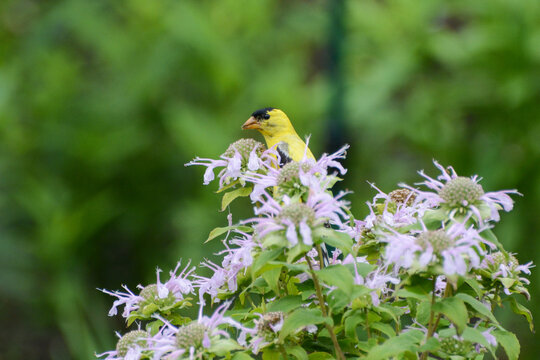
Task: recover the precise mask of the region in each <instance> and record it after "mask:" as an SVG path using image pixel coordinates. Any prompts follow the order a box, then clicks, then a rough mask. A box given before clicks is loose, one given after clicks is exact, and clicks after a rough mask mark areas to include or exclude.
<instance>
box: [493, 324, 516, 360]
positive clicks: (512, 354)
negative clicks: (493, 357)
mask: <svg viewBox="0 0 540 360" xmlns="http://www.w3.org/2000/svg"><path fill="white" fill-rule="evenodd" d="M492 334H493V336H495V339H497V342H498V343H499V344H501V346H502V347H503V349H504V351H505V352H506V355H507V356H508V360H517V359H519V352H520V346H519V341H518V339H517V337H516V335H514V334H512V333H511V332H509V331H506V330H494V331H493V332H492Z"/></svg>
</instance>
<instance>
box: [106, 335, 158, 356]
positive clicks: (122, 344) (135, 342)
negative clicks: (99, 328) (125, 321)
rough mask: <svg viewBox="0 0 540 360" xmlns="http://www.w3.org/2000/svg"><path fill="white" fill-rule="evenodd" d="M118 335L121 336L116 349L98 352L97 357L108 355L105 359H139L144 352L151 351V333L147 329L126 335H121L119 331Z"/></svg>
mask: <svg viewBox="0 0 540 360" xmlns="http://www.w3.org/2000/svg"><path fill="white" fill-rule="evenodd" d="M116 335H117V336H118V337H119V339H118V342H117V343H116V349H115V350H112V351H107V352H104V353H102V354H97V355H96V356H97V357H103V356H106V357H105V358H104V360H139V359H140V358H141V356H142V355H143V354H145V353H146V354H145V355H147V354H148V353H149V350H148V341H149V340H150V334H149V333H148V332H147V331H144V330H133V331H130V332H128V333H126V334H124V336H120V334H118V333H117V334H116Z"/></svg>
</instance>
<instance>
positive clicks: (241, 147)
mask: <svg viewBox="0 0 540 360" xmlns="http://www.w3.org/2000/svg"><path fill="white" fill-rule="evenodd" d="M254 147H257V150H256V153H257V156H261V155H262V153H263V152H264V151H265V150H266V147H265V146H264V144H263V143H261V142H258V141H257V140H254V139H240V140H237V141H235V142H233V143H232V144H231V145H229V147H228V148H227V150H226V151H225V152H224V153H223V156H225V157H228V158H231V157H233V156H234V154H235V150H236V151H238V152H239V153H240V155H241V156H242V159H243V160H245V161H248V160H249V154H251V151H252V150H253V148H254Z"/></svg>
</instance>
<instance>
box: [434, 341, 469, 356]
mask: <svg viewBox="0 0 540 360" xmlns="http://www.w3.org/2000/svg"><path fill="white" fill-rule="evenodd" d="M439 341H440V343H441V350H442V351H444V352H445V353H447V354H449V355H461V356H466V355H468V354H469V353H470V352H471V351H473V350H474V344H473V343H472V342H470V341H468V340H459V339H455V338H453V337H447V338H442V339H440V340H439Z"/></svg>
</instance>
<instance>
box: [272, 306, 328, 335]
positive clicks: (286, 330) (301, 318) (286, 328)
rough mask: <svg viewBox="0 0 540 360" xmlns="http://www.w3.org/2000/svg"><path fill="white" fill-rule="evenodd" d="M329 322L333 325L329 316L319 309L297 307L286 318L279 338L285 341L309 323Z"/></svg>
mask: <svg viewBox="0 0 540 360" xmlns="http://www.w3.org/2000/svg"><path fill="white" fill-rule="evenodd" d="M322 323H328V324H330V325H332V321H331V319H329V318H325V317H324V316H322V313H321V310H319V309H303V308H301V309H297V310H295V311H293V312H292V313H291V314H290V315H288V316H287V317H286V318H285V321H284V322H283V326H282V327H281V330H280V332H279V339H280V341H283V340H284V339H285V338H286V337H287V336H288V335H290V334H292V333H294V332H296V331H298V330H300V329H302V328H303V327H305V326H308V325H316V324H322Z"/></svg>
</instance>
